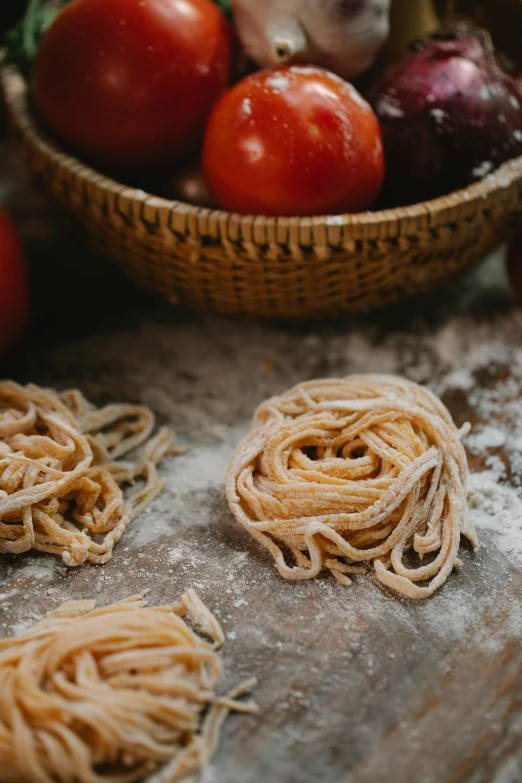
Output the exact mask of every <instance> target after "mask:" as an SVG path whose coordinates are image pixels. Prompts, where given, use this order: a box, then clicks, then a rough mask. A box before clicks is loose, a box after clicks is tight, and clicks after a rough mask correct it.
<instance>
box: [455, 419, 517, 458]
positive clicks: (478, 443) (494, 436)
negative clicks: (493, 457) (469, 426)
mask: <svg viewBox="0 0 522 783" xmlns="http://www.w3.org/2000/svg"><path fill="white" fill-rule="evenodd" d="M506 440H507V435H506V433H505V432H504V431H503V430H502V429H501V428H500V427H495V426H493V425H491V424H488V425H486V426H485V427H483V428H482V429H478V430H476V431H475V432H472V433H471V434H470V435H468V437H467V438H466V441H465V442H466V446H467V447H468V449H469V450H470V451H472V452H473V453H474V454H481V453H482V452H484V451H485V450H486V449H500V448H502V446H505V445H506Z"/></svg>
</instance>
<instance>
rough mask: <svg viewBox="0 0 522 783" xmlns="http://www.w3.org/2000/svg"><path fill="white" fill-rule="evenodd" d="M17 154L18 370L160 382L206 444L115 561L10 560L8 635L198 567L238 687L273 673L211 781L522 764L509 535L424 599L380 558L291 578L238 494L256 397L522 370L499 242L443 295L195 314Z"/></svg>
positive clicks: (504, 779)
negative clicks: (28, 269) (313, 382)
mask: <svg viewBox="0 0 522 783" xmlns="http://www.w3.org/2000/svg"><path fill="white" fill-rule="evenodd" d="M2 153H3V156H4V163H3V164H2V163H0V172H2V173H0V199H1V200H2V201H3V202H5V203H6V204H7V205H8V206H9V208H10V209H11V211H12V213H13V215H14V217H15V218H16V220H17V222H18V224H19V226H20V228H21V230H22V232H23V234H24V236H25V238H26V244H27V247H28V252H29V255H30V257H31V262H32V268H33V275H34V281H35V286H34V288H35V291H34V308H35V317H34V325H33V330H32V332H31V335H30V337H29V338H28V340H27V342H26V344H25V346H24V347H23V349H22V350H21V351H20V353H19V354H18V356H17V357H16V359H15V361H13V363H12V364H11V366H10V367H6V368H4V372H5V373H6V374H7V373H8V374H10V375H13V376H14V377H15V378H16V379H18V380H20V381H28V380H33V381H35V382H38V383H43V384H53V385H57V386H59V387H65V386H69V385H78V386H80V387H81V388H82V389H83V390H84V391H85V393H86V394H87V395H88V396H91V397H92V398H93V399H95V400H96V401H98V402H103V401H105V400H125V399H129V400H141V401H144V402H146V403H148V404H150V405H152V407H154V408H155V410H156V411H157V412H158V414H159V416H160V418H161V419H162V420H165V421H170V422H171V423H172V424H173V425H174V426H175V427H176V428H177V430H178V431H179V433H180V437H181V439H182V440H184V441H185V442H186V443H187V444H188V445H189V447H190V450H189V451H188V453H187V454H186V455H184V456H181V457H177V458H175V459H172V460H171V461H169V462H168V463H167V465H166V466H165V468H164V470H163V475H164V476H165V479H166V482H167V486H166V490H165V492H164V494H163V496H162V497H161V498H160V499H158V500H157V501H156V502H155V504H154V505H153V507H152V509H151V511H150V512H149V513H147V514H146V515H145V516H144V517H142V518H141V519H140V520H138V521H137V522H135V523H134V524H133V525H132V528H131V529H130V530H129V531H128V533H127V534H126V536H125V537H124V539H123V540H122V541H121V542H120V544H119V545H118V547H117V548H116V551H115V554H114V558H113V560H112V561H111V562H110V563H109V564H107V565H106V566H103V567H95V566H85V567H82V568H80V569H76V570H70V569H67V568H66V567H65V566H64V565H63V564H62V563H61V562H60V561H59V560H57V559H53V558H50V557H47V556H34V555H26V556H22V557H20V558H14V557H4V558H3V559H1V560H0V633H11V632H13V631H16V630H19V629H20V628H21V627H23V626H24V625H26V624H27V623H30V622H33V621H34V620H36V619H38V618H39V617H41V616H42V615H43V614H45V613H46V612H47V611H49V610H50V609H52V608H54V607H56V606H57V605H58V604H59V603H61V602H62V601H64V600H68V599H72V598H90V597H96V598H97V599H98V600H99V601H100V602H102V603H103V602H108V601H114V600H118V599H120V598H123V597H124V596H126V595H129V593H132V592H135V591H137V590H141V589H143V588H145V587H151V588H152V592H151V600H152V601H153V602H157V603H159V602H163V601H170V600H173V599H175V598H177V597H178V596H179V594H180V593H181V591H182V590H184V589H186V588H188V587H190V586H196V589H197V590H198V592H199V593H200V594H201V596H202V597H203V598H204V600H205V601H206V603H207V604H208V605H209V606H210V607H211V608H212V609H213V610H215V611H216V613H217V614H218V616H219V617H220V619H221V621H222V623H223V625H224V628H225V631H226V632H227V634H228V636H229V638H228V640H227V644H226V646H225V650H224V658H225V664H226V670H227V674H226V682H225V683H224V686H223V687H226V685H227V684H230V683H233V682H237V681H238V680H240V679H241V678H243V677H245V676H249V675H256V676H258V677H259V680H260V684H259V687H258V689H257V693H256V698H257V701H258V703H259V707H260V711H259V714H258V715H256V716H252V717H250V716H234V717H232V718H231V719H230V721H229V722H228V723H227V725H226V729H225V732H224V735H223V741H222V743H221V746H220V749H219V752H218V754H217V756H216V758H215V759H214V761H213V763H212V765H211V767H210V768H209V770H208V771H207V772H206V773H205V775H204V776H203V781H204V782H205V783H381V781H382V782H383V783H384V781H386V783H494V782H495V783H520V781H521V780H522V634H521V629H522V612H521V599H522V571H521V569H520V567H519V566H518V564H517V563H516V562H515V561H514V560H513V559H511V558H510V557H508V556H507V555H504V554H502V552H500V551H499V550H497V549H495V546H494V541H493V539H491V538H489V537H488V536H487V535H486V534H484V535H481V538H482V542H483V546H482V548H481V549H480V550H479V551H478V552H477V553H476V554H474V553H472V552H471V551H470V550H469V549H468V548H465V547H463V554H462V559H463V561H464V568H463V569H462V570H461V571H459V572H455V573H454V574H453V575H452V576H451V578H450V580H449V581H448V584H447V585H446V586H445V587H444V588H443V589H442V590H441V591H439V593H438V594H437V595H436V596H435V597H434V598H433V599H431V600H430V601H428V602H425V603H422V604H412V603H409V602H405V601H400V600H398V599H397V598H395V597H394V596H392V595H391V594H389V593H386V592H385V591H383V590H382V589H380V588H379V587H378V585H377V584H375V583H374V581H373V580H372V579H371V577H370V576H368V577H361V578H357V579H356V581H355V582H354V584H353V586H352V587H351V588H343V587H341V586H340V585H338V584H336V583H335V582H334V581H333V580H332V579H328V578H325V579H319V580H316V581H314V582H309V583H299V584H294V583H289V582H285V581H283V580H282V579H281V578H280V577H279V576H278V575H277V573H276V571H275V569H274V567H273V563H272V561H271V558H270V557H269V556H268V555H267V554H266V553H265V552H264V551H262V550H261V549H260V548H259V546H258V545H257V544H256V543H255V542H254V541H252V540H251V539H250V538H249V537H248V535H246V533H245V532H244V531H242V530H241V529H240V528H239V527H238V526H237V525H236V523H235V522H234V520H233V519H232V517H231V514H230V512H229V510H228V508H227V504H226V500H225V498H224V492H223V476H224V473H225V469H226V464H227V461H228V458H229V456H230V453H231V451H232V449H233V447H234V445H235V444H236V443H237V441H238V440H239V438H240V437H241V436H242V434H243V433H244V432H245V431H246V429H247V427H248V422H249V417H250V415H251V413H252V411H253V409H254V407H255V406H256V405H257V404H258V403H259V402H260V401H261V400H262V399H263V398H265V397H266V396H267V395H269V394H271V393H275V392H279V391H282V390H284V389H285V388H287V387H288V386H290V385H291V384H293V383H295V382H297V381H299V380H303V379H305V378H311V377H314V376H320V375H340V374H346V373H349V372H354V371H370V370H372V371H373V370H376V371H385V372H392V371H395V372H400V373H402V374H404V375H406V376H408V377H410V378H412V379H413V380H416V381H419V382H429V383H431V384H435V387H436V383H437V382H438V381H439V380H440V379H444V378H445V377H446V376H447V375H448V374H449V373H451V372H452V371H453V370H455V369H458V368H459V366H461V364H462V363H464V362H465V361H466V358H467V357H468V356H469V355H470V353H471V352H472V351H474V350H476V349H477V348H480V346H483V345H484V346H491V347H492V353H493V354H495V352H496V351H497V346H498V361H493V360H492V361H491V362H490V363H489V364H486V365H485V366H484V367H482V368H481V369H480V371H477V372H476V373H475V375H474V388H475V389H490V390H491V389H494V388H497V387H499V386H500V385H501V384H502V383H503V382H505V380H506V379H507V378H509V377H511V375H510V373H511V360H512V359H514V357H515V356H516V352H517V351H518V350H519V346H521V345H522V342H521V338H522V311H521V310H520V309H519V308H517V307H516V306H515V304H514V302H513V300H512V298H511V296H510V294H509V291H508V289H507V286H506V284H505V281H504V278H503V276H502V269H501V261H500V258H498V257H497V258H495V259H492V260H491V261H490V262H489V263H488V264H487V265H486V266H485V267H484V268H483V269H481V270H480V271H479V272H478V273H476V274H474V275H472V276H469V277H468V278H466V279H465V280H464V281H463V282H462V283H461V284H459V285H458V286H456V287H453V288H451V289H447V290H445V291H444V292H442V293H441V294H439V295H437V296H435V297H429V298H424V299H421V300H418V301H417V302H415V303H412V304H409V305H406V306H401V307H398V308H393V309H389V310H387V311H385V312H381V313H380V314H379V315H377V316H368V317H364V318H362V319H359V320H357V321H352V320H351V321H346V320H344V321H340V322H339V323H337V324H329V325H327V326H323V327H321V326H311V325H308V324H306V323H305V324H300V325H294V326H291V327H288V326H286V327H285V326H281V325H277V324H273V325H267V324H264V325H259V324H256V323H255V322H233V321H228V320H224V319H216V318H209V317H198V316H194V315H191V314H187V313H184V312H181V311H178V310H175V309H173V308H169V307H168V306H166V305H164V304H162V303H159V302H158V301H157V300H156V299H154V298H152V297H150V296H148V295H145V294H142V293H140V292H138V291H137V290H135V289H134V288H132V287H131V286H129V285H128V284H126V283H123V282H122V280H121V279H120V278H119V276H118V275H117V273H115V272H114V270H112V269H110V268H109V267H106V266H105V265H104V264H103V263H101V262H100V261H99V259H97V258H95V257H94V256H91V255H90V254H89V253H88V252H87V251H86V250H85V248H84V247H82V245H81V242H79V241H78V240H77V239H76V238H75V237H74V235H72V234H71V233H70V232H69V230H68V228H67V227H66V226H64V225H63V223H61V222H59V221H57V219H56V218H55V217H54V216H52V215H51V213H49V212H48V211H47V207H46V205H45V204H44V203H42V202H41V201H40V200H39V199H38V198H37V197H36V196H35V195H34V193H33V191H32V190H31V188H30V187H29V185H28V184H27V181H26V180H25V179H24V175H23V169H21V168H20V166H19V164H18V163H17V161H16V159H15V158H14V157H13V156H12V152H11V150H10V149H9V148H7V147H5V146H4V147H3V148H2V149H0V155H2ZM0 160H1V158H0ZM518 391H519V390H518V388H517V387H516V386H515V387H514V399H517V393H518ZM468 397H469V395H467V394H466V393H464V392H463V391H462V390H459V389H449V390H447V392H446V394H445V401H446V402H447V404H448V405H449V407H450V409H451V410H452V413H453V415H454V416H455V418H456V420H457V421H458V422H459V423H462V422H463V421H465V420H467V419H470V420H471V421H472V422H473V423H474V424H475V426H479V425H480V424H481V423H483V422H484V421H485V419H484V417H482V418H481V415H480V412H479V411H478V410H477V409H476V408H475V407H474V406H473V405H471V404H470V402H469V399H468ZM495 415H497V414H495ZM489 419H491V416H490V417H489ZM486 420H487V419H486ZM488 453H489V454H493V453H494V454H496V453H497V452H495V451H494V450H490V452H488ZM504 456H505V455H504ZM471 457H472V460H471V461H472V468H473V469H474V470H479V469H482V468H484V467H486V460H487V457H488V454H485V453H484V454H476V455H471ZM506 459H507V457H506ZM510 478H511V480H512V481H513V482H514V483H516V482H517V481H518V480H519V479H520V478H522V477H520V476H517V475H515V473H514V472H512V473H511V474H510ZM0 779H1V773H0Z"/></svg>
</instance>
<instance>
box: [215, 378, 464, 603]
mask: <svg viewBox="0 0 522 783" xmlns="http://www.w3.org/2000/svg"><path fill="white" fill-rule="evenodd" d="M467 432H469V425H465V426H464V427H463V428H462V429H460V430H459V429H457V427H456V425H455V424H454V422H453V420H452V418H451V415H450V413H449V412H448V410H447V409H446V407H445V406H444V405H443V403H442V402H441V401H440V400H439V399H438V398H437V397H436V396H435V395H434V394H432V393H431V392H430V391H429V390H428V389H426V388H424V387H422V386H419V385H418V384H415V383H412V382H409V381H406V380H403V379H400V378H396V377H393V376H385V375H354V376H350V377H347V378H345V379H331V380H316V381H310V382H307V383H302V384H299V385H298V386H296V387H294V388H293V389H291V390H290V391H288V392H286V393H285V394H283V395H281V396H278V397H273V398H272V399H270V400H267V401H266V402H264V403H263V404H262V405H260V407H259V408H258V409H257V411H256V413H255V416H254V420H253V424H252V430H251V432H250V433H249V434H248V435H247V436H246V438H245V439H244V440H243V441H242V442H241V443H240V445H239V446H238V448H237V449H236V451H235V453H234V455H233V457H232V460H231V463H230V467H229V471H228V477H227V496H228V501H229V504H230V507H231V510H232V511H233V513H234V515H235V516H236V518H237V519H238V521H239V522H240V523H241V524H242V525H243V526H244V527H245V528H246V529H247V530H248V531H249V532H250V533H251V534H252V535H253V536H254V538H256V539H257V541H259V542H260V543H261V544H263V546H265V547H266V548H267V549H268V550H269V551H270V553H271V554H272V555H273V557H274V559H275V563H276V566H277V568H278V570H279V573H280V574H281V575H282V576H283V577H285V578H287V579H312V578H314V577H316V576H317V575H318V574H319V573H320V572H321V571H322V570H324V569H327V570H329V571H330V572H331V573H332V574H333V575H334V576H335V577H336V578H337V579H338V580H339V581H340V582H342V583H343V584H350V578H349V575H350V574H356V573H360V572H361V571H365V570H367V568H368V564H370V563H373V568H374V573H375V576H376V577H377V579H378V580H379V582H381V583H382V584H384V585H386V586H387V587H389V588H391V589H393V590H395V591H396V592H398V593H400V594H402V595H404V596H406V597H408V598H414V599H417V598H426V597H428V596H430V595H432V594H433V593H434V592H435V590H437V589H438V588H439V587H440V586H441V585H442V584H443V583H444V582H445V580H446V579H447V577H448V576H449V574H450V573H451V571H452V569H453V568H455V567H460V566H461V565H462V564H461V562H460V560H459V559H458V550H459V545H460V540H461V536H462V535H464V536H466V537H467V538H468V539H469V541H470V542H471V543H472V545H473V546H474V547H477V546H478V542H477V537H476V533H475V530H474V527H473V524H472V522H471V520H470V517H469V514H468V509H467V484H468V467H467V459H466V453H465V450H464V447H463V445H462V442H461V440H462V437H463V436H464V435H465V434H467ZM292 559H293V562H291V561H292Z"/></svg>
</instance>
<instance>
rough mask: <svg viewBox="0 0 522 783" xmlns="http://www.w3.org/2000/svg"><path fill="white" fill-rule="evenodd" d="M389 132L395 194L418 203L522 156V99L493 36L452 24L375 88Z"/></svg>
mask: <svg viewBox="0 0 522 783" xmlns="http://www.w3.org/2000/svg"><path fill="white" fill-rule="evenodd" d="M369 98H370V102H371V103H372V104H373V106H374V108H375V111H376V113H377V116H378V117H379V119H380V121H381V125H382V130H383V137H384V146H385V150H386V155H387V168H388V181H387V191H388V198H390V196H392V197H393V201H394V202H395V203H402V204H411V203H413V202H416V201H422V200H425V199H429V198H435V197H437V196H442V195H444V194H447V193H450V192H451V191H453V190H458V189H459V188H463V187H466V186H467V185H469V184H470V183H472V182H474V181H476V180H479V179H481V178H482V177H484V176H485V175H486V174H489V173H490V172H492V171H494V170H495V169H496V168H498V166H500V164H502V163H504V162H505V161H507V160H511V159H512V158H515V157H517V156H518V155H522V98H521V95H520V91H519V90H518V89H517V85H516V84H515V82H514V81H513V79H512V78H511V77H509V76H508V75H507V74H506V73H504V72H503V71H502V70H501V69H500V68H499V67H498V65H497V63H496V60H495V55H494V52H493V48H492V45H491V41H490V40H489V39H488V37H487V34H485V33H483V32H482V31H480V30H476V29H474V28H471V27H470V26H468V25H464V24H459V25H456V26H454V27H452V28H450V29H448V28H445V29H443V30H441V31H439V32H438V33H436V34H435V35H433V36H431V37H430V38H428V39H426V40H425V41H423V42H422V43H420V44H418V45H417V47H416V51H415V52H414V53H413V54H411V55H409V56H408V57H407V58H405V59H404V60H402V61H401V62H399V63H398V64H396V65H392V66H391V67H390V68H388V69H387V71H386V72H385V74H384V76H383V78H382V79H381V80H380V81H379V82H378V83H377V84H376V85H375V86H374V87H373V88H372V90H371V91H370V96H369Z"/></svg>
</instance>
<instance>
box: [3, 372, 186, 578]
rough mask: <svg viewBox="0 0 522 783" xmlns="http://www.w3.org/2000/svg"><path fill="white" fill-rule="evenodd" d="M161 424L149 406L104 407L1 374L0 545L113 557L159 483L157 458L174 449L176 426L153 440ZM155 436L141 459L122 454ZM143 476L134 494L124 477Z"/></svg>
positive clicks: (73, 558)
mask: <svg viewBox="0 0 522 783" xmlns="http://www.w3.org/2000/svg"><path fill="white" fill-rule="evenodd" d="M153 429H154V415H153V414H152V412H151V411H150V410H148V409H147V408H144V407H141V406H136V405H107V406H106V407H105V408H96V407H95V406H94V405H92V404H90V403H89V402H88V401H87V400H86V399H85V397H83V395H82V394H81V393H80V392H79V391H66V392H64V393H63V394H59V393H58V392H56V391H53V390H51V389H41V388H39V387H38V386H33V385H29V386H19V385H18V384H16V383H13V382H12V381H3V382H0V553H12V554H20V553H21V552H27V551H28V550H30V549H36V550H38V551H40V552H51V553H53V554H60V555H61V556H62V558H63V560H64V561H65V563H66V564H67V565H69V566H77V565H80V564H82V563H84V562H85V561H87V560H88V561H91V562H93V563H105V562H107V560H109V559H110V558H111V556H112V550H113V547H114V545H115V544H116V543H117V542H118V541H119V539H120V538H121V536H122V534H123V532H124V531H125V528H126V527H127V525H128V524H129V522H130V521H131V520H132V519H134V518H135V517H137V516H138V515H139V514H141V513H142V511H143V510H144V509H145V508H146V507H147V506H148V505H149V503H150V502H151V501H152V500H153V499H154V497H155V496H156V495H157V494H158V493H159V492H160V491H161V489H162V487H163V482H162V481H161V480H160V479H159V478H158V474H157V470H156V466H157V465H158V463H159V462H161V460H162V459H163V458H164V457H165V456H166V455H167V454H169V453H175V449H174V448H173V439H172V435H171V433H170V432H169V430H168V429H166V428H164V429H161V430H160V431H159V433H158V434H157V435H156V436H155V437H154V438H152V439H151V440H149V438H150V436H151V433H152V431H153ZM147 440H149V442H148V443H147V445H146V446H145V448H144V450H143V455H142V456H141V459H139V461H138V462H135V463H131V462H127V461H121V458H122V457H124V456H126V455H127V454H129V453H130V452H132V451H133V450H134V449H136V448H137V447H139V446H141V445H143V444H144V443H145V442H146V441H147ZM138 479H144V480H145V485H144V487H143V488H142V489H141V490H140V491H139V492H137V493H135V494H134V495H133V496H132V497H131V498H130V499H129V500H127V501H126V500H125V498H124V496H123V492H122V489H121V486H122V485H123V484H131V483H133V482H134V481H136V480H138Z"/></svg>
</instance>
